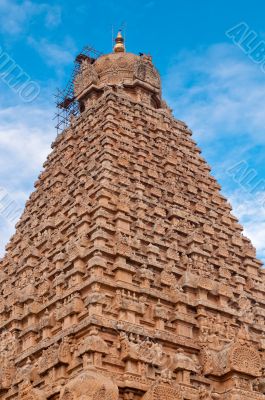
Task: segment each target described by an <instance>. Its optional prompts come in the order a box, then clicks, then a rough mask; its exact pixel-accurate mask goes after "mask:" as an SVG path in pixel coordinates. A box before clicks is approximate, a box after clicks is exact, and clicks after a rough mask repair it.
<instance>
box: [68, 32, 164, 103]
mask: <svg viewBox="0 0 265 400" xmlns="http://www.w3.org/2000/svg"><path fill="white" fill-rule="evenodd" d="M115 42H116V44H115V46H114V49H113V53H110V54H104V55H102V56H100V57H99V58H97V59H91V58H89V57H84V58H82V59H81V63H80V71H79V73H78V74H77V76H76V78H75V82H74V93H75V96H76V98H77V99H78V100H79V101H80V100H81V102H83V103H86V104H85V105H82V106H81V108H82V109H85V108H86V106H87V104H88V103H87V100H86V99H88V98H90V97H89V96H91V93H92V92H93V93H95V92H96V93H97V94H96V95H95V97H98V96H100V93H101V92H102V90H103V89H104V87H106V86H114V87H119V88H122V89H123V91H124V93H125V94H126V95H128V96H130V97H133V98H134V99H136V101H141V102H145V103H149V104H153V105H154V104H156V105H159V104H161V82H160V76H159V73H158V71H157V70H156V68H155V67H154V65H153V63H152V58H151V56H150V55H146V54H142V53H140V54H139V55H136V54H133V53H127V52H126V51H125V45H124V39H123V37H122V35H121V32H119V33H118V36H117V38H116V40H115ZM84 99H85V101H84ZM156 107H157V106H156Z"/></svg>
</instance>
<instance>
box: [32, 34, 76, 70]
mask: <svg viewBox="0 0 265 400" xmlns="http://www.w3.org/2000/svg"><path fill="white" fill-rule="evenodd" d="M28 43H29V44H30V45H31V46H32V47H33V48H34V49H35V50H36V51H37V52H38V53H39V55H40V56H41V57H42V58H43V60H44V61H45V62H46V64H47V65H49V66H56V67H57V69H61V68H63V67H64V66H65V65H67V64H70V63H72V62H73V59H74V54H75V53H76V46H75V44H74V42H73V40H72V39H71V38H69V37H68V38H66V39H65V41H64V43H63V44H62V45H58V44H56V43H51V42H49V41H48V40H46V39H41V40H36V39H34V38H32V37H29V38H28Z"/></svg>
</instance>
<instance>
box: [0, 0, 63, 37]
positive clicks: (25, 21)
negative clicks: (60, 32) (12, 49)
mask: <svg viewBox="0 0 265 400" xmlns="http://www.w3.org/2000/svg"><path fill="white" fill-rule="evenodd" d="M37 16H42V17H43V18H44V24H45V26H46V27H47V28H53V27H55V26H57V25H59V24H60V22H61V8H60V7H59V6H58V5H50V4H48V3H37V2H33V1H30V0H24V1H22V2H18V1H15V0H0V31H2V32H4V33H7V34H11V35H18V34H20V33H21V32H23V31H24V30H25V28H26V27H27V26H29V23H30V21H31V19H32V18H33V17H37Z"/></svg>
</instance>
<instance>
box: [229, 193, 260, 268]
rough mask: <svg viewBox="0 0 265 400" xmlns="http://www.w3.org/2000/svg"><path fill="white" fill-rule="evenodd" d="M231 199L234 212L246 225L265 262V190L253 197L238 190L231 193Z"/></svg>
mask: <svg viewBox="0 0 265 400" xmlns="http://www.w3.org/2000/svg"><path fill="white" fill-rule="evenodd" d="M229 200H230V201H231V204H232V205H233V208H234V213H235V214H236V216H237V217H238V218H239V220H240V222H241V224H242V225H243V226H244V232H245V234H246V236H248V237H249V238H251V240H252V242H253V244H254V246H255V247H256V249H257V254H258V256H259V257H260V258H261V259H262V261H263V263H264V264H265V241H264V232H265V192H262V193H261V192H260V193H258V194H257V195H256V196H254V197H253V196H250V195H246V193H244V192H242V191H241V190H237V191H235V192H233V193H232V194H231V196H230V197H229Z"/></svg>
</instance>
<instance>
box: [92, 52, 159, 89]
mask: <svg viewBox="0 0 265 400" xmlns="http://www.w3.org/2000/svg"><path fill="white" fill-rule="evenodd" d="M94 68H95V70H96V72H97V74H98V78H99V83H101V84H104V83H105V84H110V85H111V84H126V83H127V84H130V83H132V82H133V81H134V80H136V79H138V80H140V81H142V82H144V83H147V84H148V85H151V86H152V87H153V88H154V89H155V90H156V91H160V76H159V73H158V71H157V70H156V68H155V67H154V65H153V63H152V58H151V56H147V55H144V54H143V55H141V56H140V55H139V56H138V55H136V54H133V53H126V52H116V53H111V54H106V55H103V56H101V57H99V58H98V59H97V60H96V62H95V63H94Z"/></svg>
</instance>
